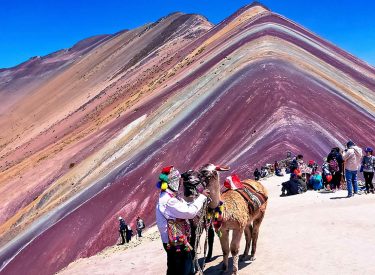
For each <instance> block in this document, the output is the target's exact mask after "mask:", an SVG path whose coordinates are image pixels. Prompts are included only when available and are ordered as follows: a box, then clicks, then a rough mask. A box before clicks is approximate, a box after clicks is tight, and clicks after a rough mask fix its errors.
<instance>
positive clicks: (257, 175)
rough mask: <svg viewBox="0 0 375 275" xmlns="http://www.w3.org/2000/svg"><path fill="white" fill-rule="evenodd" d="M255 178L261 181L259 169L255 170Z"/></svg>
mask: <svg viewBox="0 0 375 275" xmlns="http://www.w3.org/2000/svg"><path fill="white" fill-rule="evenodd" d="M254 178H255V180H259V179H260V172H259V170H258V168H255V171H254Z"/></svg>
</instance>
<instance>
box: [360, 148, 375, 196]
mask: <svg viewBox="0 0 375 275" xmlns="http://www.w3.org/2000/svg"><path fill="white" fill-rule="evenodd" d="M365 152H366V155H365V156H364V157H363V158H362V165H361V172H363V177H364V178H365V183H366V193H367V194H369V193H370V192H371V193H373V194H374V185H373V184H372V179H373V178H374V172H375V156H373V152H374V150H373V149H372V148H371V147H367V148H366V149H365Z"/></svg>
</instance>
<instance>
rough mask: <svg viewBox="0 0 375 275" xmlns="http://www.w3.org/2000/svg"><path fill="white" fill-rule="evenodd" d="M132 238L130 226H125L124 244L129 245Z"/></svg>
mask: <svg viewBox="0 0 375 275" xmlns="http://www.w3.org/2000/svg"><path fill="white" fill-rule="evenodd" d="M132 236H133V230H132V228H131V227H130V225H129V224H128V225H126V242H127V243H129V242H130V241H131V239H132Z"/></svg>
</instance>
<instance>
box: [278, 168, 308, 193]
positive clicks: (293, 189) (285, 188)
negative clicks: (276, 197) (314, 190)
mask: <svg viewBox="0 0 375 275" xmlns="http://www.w3.org/2000/svg"><path fill="white" fill-rule="evenodd" d="M281 185H282V188H281V195H280V197H284V196H292V195H297V194H301V193H303V192H306V184H305V183H304V182H303V181H302V180H301V179H299V178H298V176H297V175H296V174H295V173H292V174H291V179H290V180H288V181H286V182H283V183H282V184H281Z"/></svg>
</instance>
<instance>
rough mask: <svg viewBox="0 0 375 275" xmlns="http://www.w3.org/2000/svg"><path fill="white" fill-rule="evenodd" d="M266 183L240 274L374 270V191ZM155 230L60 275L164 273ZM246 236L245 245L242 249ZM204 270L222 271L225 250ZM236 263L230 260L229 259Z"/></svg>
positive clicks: (216, 249) (278, 180) (277, 181)
mask: <svg viewBox="0 0 375 275" xmlns="http://www.w3.org/2000/svg"><path fill="white" fill-rule="evenodd" d="M285 180H286V178H278V177H272V178H269V179H267V180H264V181H263V183H264V184H265V186H266V187H267V188H268V190H269V194H270V196H269V197H270V202H269V206H268V209H267V213H266V217H265V219H264V221H263V224H262V225H261V228H260V236H259V240H258V249H257V254H256V260H255V261H254V262H252V263H247V264H246V263H240V274H339V273H340V274H341V275H342V274H375V253H374V248H375V195H360V196H355V197H354V198H350V199H346V198H345V197H346V194H347V193H346V191H340V192H336V193H324V192H321V193H318V192H314V191H308V192H307V193H305V194H302V195H297V196H292V197H279V195H280V183H281V182H283V181H285ZM157 235H158V234H157V232H156V231H155V228H153V229H151V230H150V231H149V232H148V233H147V236H148V237H147V238H144V239H143V241H142V243H141V244H140V245H138V246H136V245H137V244H138V243H136V242H134V243H133V245H132V246H135V247H131V248H127V249H126V247H124V246H121V247H119V246H116V247H111V248H108V249H106V250H105V251H103V252H102V253H100V254H99V255H96V256H94V257H91V258H88V259H81V260H78V261H77V262H74V263H72V264H71V265H69V266H68V267H67V268H66V269H64V270H63V271H62V272H61V273H59V274H64V275H66V274H77V275H78V274H142V275H151V274H152V275H154V274H165V271H166V255H165V252H164V251H163V249H162V246H161V242H160V239H159V238H158V236H157ZM244 245H245V240H243V241H242V243H241V253H242V252H243V249H244ZM214 246H215V247H214V260H213V261H212V262H210V263H208V264H207V265H206V270H205V274H220V268H221V258H222V257H221V255H222V253H221V248H220V242H219V240H218V238H217V237H216V238H215V245H214ZM230 264H231V262H230Z"/></svg>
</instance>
